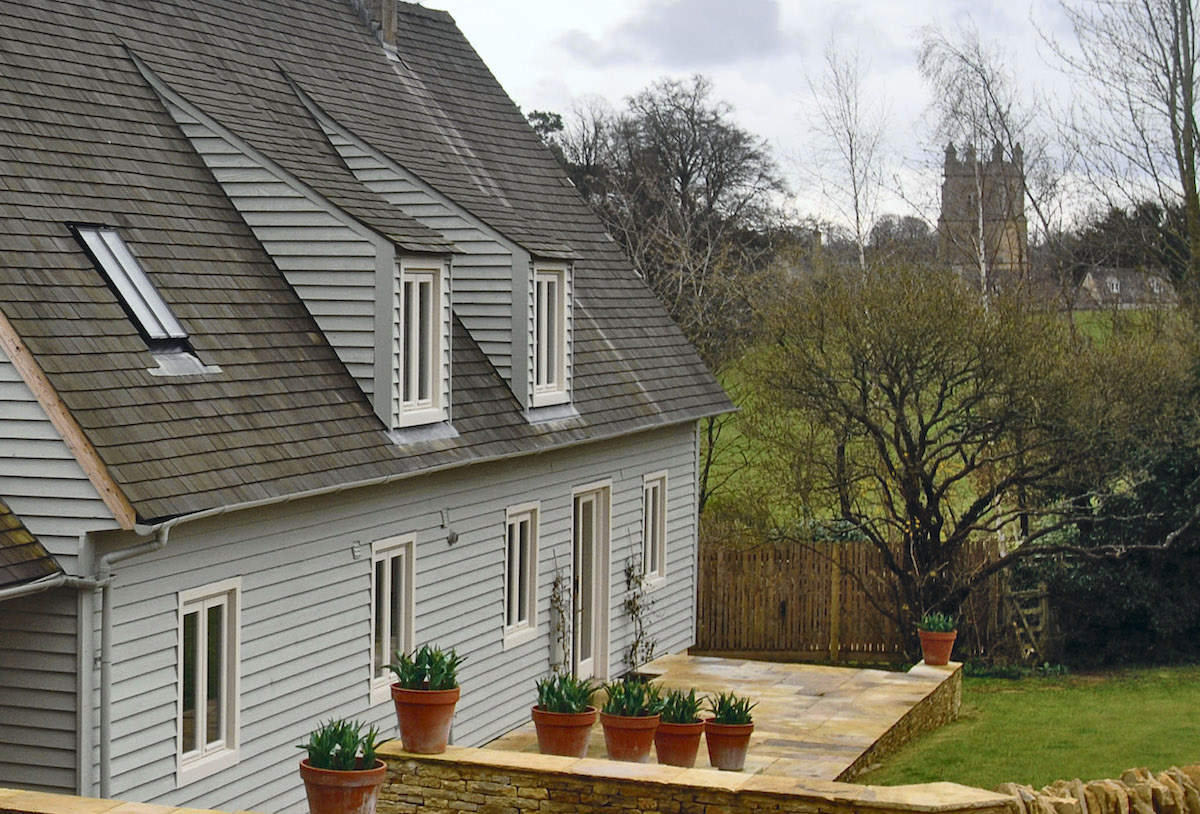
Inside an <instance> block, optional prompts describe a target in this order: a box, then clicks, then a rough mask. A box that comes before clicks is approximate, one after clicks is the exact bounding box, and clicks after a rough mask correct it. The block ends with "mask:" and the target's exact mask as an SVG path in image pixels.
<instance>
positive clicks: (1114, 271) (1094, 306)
mask: <svg viewBox="0 0 1200 814" xmlns="http://www.w3.org/2000/svg"><path fill="white" fill-rule="evenodd" d="M1178 304H1179V296H1178V294H1177V293H1176V291H1175V286H1174V285H1173V284H1172V283H1171V281H1170V280H1169V279H1167V277H1166V275H1165V274H1162V273H1160V272H1155V271H1148V270H1142V269H1130V268H1097V269H1092V270H1091V271H1088V272H1087V273H1086V274H1085V275H1084V278H1083V281H1082V282H1081V283H1080V285H1079V289H1078V291H1077V292H1076V295H1075V301H1074V304H1073V307H1074V309H1075V310H1084V311H1096V310H1118V311H1121V310H1129V309H1137V308H1174V307H1175V306H1177V305H1178Z"/></svg>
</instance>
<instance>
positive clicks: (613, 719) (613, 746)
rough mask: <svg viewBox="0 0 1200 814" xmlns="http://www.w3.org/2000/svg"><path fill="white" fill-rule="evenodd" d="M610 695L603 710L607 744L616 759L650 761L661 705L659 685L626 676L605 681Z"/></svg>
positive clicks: (606, 690)
mask: <svg viewBox="0 0 1200 814" xmlns="http://www.w3.org/2000/svg"><path fill="white" fill-rule="evenodd" d="M604 690H605V692H606V693H607V694H608V698H607V700H605V702H604V706H603V707H601V709H600V724H601V725H602V726H603V727H604V746H605V748H606V749H607V750H608V756H609V757H610V758H612V759H613V760H625V761H629V762H631V763H649V762H650V747H651V746H652V745H653V744H654V730H656V729H657V728H658V718H659V715H658V707H659V704H660V699H659V691H658V688H657V687H654V686H651V685H650V684H648V683H647V682H645V681H638V680H636V679H629V678H626V679H625V680H624V681H614V682H612V683H611V684H605V685H604Z"/></svg>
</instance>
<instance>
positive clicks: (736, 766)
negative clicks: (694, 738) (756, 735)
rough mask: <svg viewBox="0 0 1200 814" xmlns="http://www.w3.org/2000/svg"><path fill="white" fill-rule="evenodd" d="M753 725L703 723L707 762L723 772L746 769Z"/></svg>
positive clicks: (710, 720)
mask: <svg viewBox="0 0 1200 814" xmlns="http://www.w3.org/2000/svg"><path fill="white" fill-rule="evenodd" d="M753 731H754V724H718V723H713V721H712V719H709V720H707V721H705V722H704V741H705V743H707V744H708V762H709V763H711V764H712V766H713V768H716V769H720V770H721V771H723V772H740V771H741V770H742V769H744V768H745V767H746V752H747V751H748V750H749V749H750V733H751V732H753Z"/></svg>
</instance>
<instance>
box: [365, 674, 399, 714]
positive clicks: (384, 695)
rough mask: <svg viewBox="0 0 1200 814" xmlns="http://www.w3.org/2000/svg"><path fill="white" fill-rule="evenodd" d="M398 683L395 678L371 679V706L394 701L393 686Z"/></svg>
mask: <svg viewBox="0 0 1200 814" xmlns="http://www.w3.org/2000/svg"><path fill="white" fill-rule="evenodd" d="M394 683H396V682H395V680H394V679H393V678H390V677H389V678H373V679H371V691H370V693H369V699H370V700H369V703H370V704H371V706H373V707H374V706H377V705H379V704H387V703H390V702H391V700H392V685H393V684H394Z"/></svg>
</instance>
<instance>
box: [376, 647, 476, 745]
mask: <svg viewBox="0 0 1200 814" xmlns="http://www.w3.org/2000/svg"><path fill="white" fill-rule="evenodd" d="M463 660H464V657H462V656H459V655H458V654H457V653H455V652H454V650H453V649H451V650H450V651H449V652H445V651H443V650H442V649H441V648H440V647H432V646H430V645H428V644H425V645H421V647H420V648H418V649H417V650H416V651H415V652H414V653H413V654H412V655H407V654H404V653H399V652H397V653H396V663H395V664H389V665H388V669H390V670H391V671H392V672H393V673H395V674H396V683H395V684H393V685H392V702H393V703H394V704H395V705H396V721H397V722H398V723H399V725H400V743H401V745H402V746H403V747H404V751H406V752H416V753H418V754H422V755H436V754H440V753H442V752H445V751H446V742H447V741H448V740H449V739H450V725H451V724H452V723H453V722H454V705H455V704H457V703H458V698H459V687H458V666H459V665H460V664H462V662H463Z"/></svg>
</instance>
